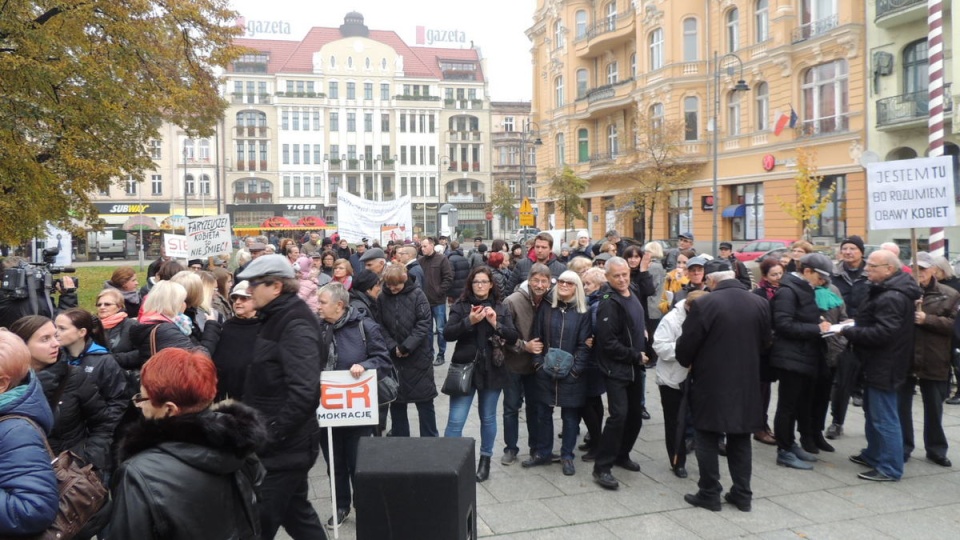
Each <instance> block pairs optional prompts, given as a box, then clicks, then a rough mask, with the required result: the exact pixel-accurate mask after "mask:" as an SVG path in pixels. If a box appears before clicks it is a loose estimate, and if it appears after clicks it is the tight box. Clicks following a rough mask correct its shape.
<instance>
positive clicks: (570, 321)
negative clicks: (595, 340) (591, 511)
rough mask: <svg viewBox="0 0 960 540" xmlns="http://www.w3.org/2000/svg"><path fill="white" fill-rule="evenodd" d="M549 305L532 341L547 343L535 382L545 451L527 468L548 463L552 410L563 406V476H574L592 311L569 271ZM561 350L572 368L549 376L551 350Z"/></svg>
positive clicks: (541, 313) (538, 357)
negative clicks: (546, 363) (570, 359)
mask: <svg viewBox="0 0 960 540" xmlns="http://www.w3.org/2000/svg"><path fill="white" fill-rule="evenodd" d="M549 295H550V303H549V304H543V305H541V308H540V310H539V311H538V312H537V319H536V322H534V326H533V337H534V339H539V340H540V341H541V342H543V345H544V347H543V352H542V353H540V354H538V355H535V356H534V357H533V364H534V366H535V367H536V369H537V383H538V384H539V386H540V396H541V398H542V399H543V402H542V405H543V407H542V408H541V409H540V411H541V414H542V415H543V417H542V421H541V422H540V423H539V425H540V428H541V429H542V431H541V433H540V437H539V439H540V442H541V443H542V444H543V446H542V447H541V448H536V449H534V451H533V455H532V456H530V459H529V460H527V461H524V462H523V465H524V466H525V467H529V466H534V465H549V464H550V463H551V458H552V455H553V408H554V407H560V419H561V421H562V423H563V431H562V433H561V443H560V463H561V464H562V465H563V474H564V475H566V476H573V474H574V473H575V472H576V469H575V467H574V466H573V447H574V445H576V443H577V431H578V429H579V426H580V408H581V407H583V405H584V401H585V398H586V389H587V387H586V380H585V379H581V378H580V375H581V374H582V373H583V372H584V371H585V369H586V366H587V361H588V355H589V354H590V348H589V347H587V338H589V337H590V334H591V333H592V324H591V320H590V319H591V317H590V311H589V310H588V309H587V301H586V298H585V295H584V292H583V283H582V282H581V281H580V276H579V275H577V273H576V272H573V271H570V270H567V271H566V272H564V273H562V274H560V277H559V278H557V285H556V287H554V288H553V292H552V293H549ZM553 348H557V349H560V350H562V351H565V352H568V353H570V354H571V355H573V368H572V369H571V370H570V372H569V373H567V374H566V375H564V376H562V377H561V376H558V375H556V374H552V373H548V372H547V370H545V369H542V368H543V364H544V359H545V358H546V356H547V355H548V354H549V351H550V349H553Z"/></svg>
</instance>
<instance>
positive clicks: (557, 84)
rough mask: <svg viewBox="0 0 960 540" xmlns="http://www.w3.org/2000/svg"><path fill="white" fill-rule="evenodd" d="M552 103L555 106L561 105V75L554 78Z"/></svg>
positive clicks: (562, 102) (562, 103)
mask: <svg viewBox="0 0 960 540" xmlns="http://www.w3.org/2000/svg"><path fill="white" fill-rule="evenodd" d="M554 91H555V94H554V103H555V105H556V106H557V107H563V105H564V101H563V77H557V78H556V79H554Z"/></svg>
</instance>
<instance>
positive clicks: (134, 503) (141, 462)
mask: <svg viewBox="0 0 960 540" xmlns="http://www.w3.org/2000/svg"><path fill="white" fill-rule="evenodd" d="M266 439H267V432H266V429H265V428H264V426H263V423H262V421H261V420H260V419H259V418H258V416H257V414H256V412H255V411H254V410H253V409H251V408H250V407H247V406H245V405H242V404H240V403H232V402H223V403H219V404H217V405H214V406H213V407H211V408H209V409H207V410H205V411H202V412H200V413H195V414H184V415H179V416H172V417H168V418H162V419H157V420H146V419H144V420H141V421H140V422H139V423H137V424H135V425H134V426H132V427H131V429H130V430H129V431H128V432H127V436H126V437H125V438H124V440H123V443H122V446H121V449H120V457H121V459H122V460H123V464H122V465H121V466H120V468H119V469H118V470H117V474H116V477H115V480H114V489H113V504H114V506H113V513H112V515H111V518H110V526H109V529H108V530H109V538H111V539H112V538H118V539H119V538H137V539H143V540H150V539H157V540H159V539H163V540H180V539H183V540H188V539H190V540H192V539H195V538H203V539H210V540H217V539H222V540H228V539H229V540H234V539H236V540H253V539H256V538H259V533H260V530H259V514H258V512H257V508H256V501H257V495H256V492H255V486H256V485H258V484H259V483H260V481H261V480H262V477H263V473H264V471H263V467H262V466H261V465H260V462H259V461H258V460H257V457H256V454H255V453H254V452H256V451H257V449H258V448H260V447H262V446H263V444H264V442H265V441H266Z"/></svg>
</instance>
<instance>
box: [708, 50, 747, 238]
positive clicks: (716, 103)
mask: <svg viewBox="0 0 960 540" xmlns="http://www.w3.org/2000/svg"><path fill="white" fill-rule="evenodd" d="M728 58H730V59H733V60H736V61H737V63H738V64H740V79H739V80H738V81H737V84H736V86H734V87H733V91H734V92H738V91H744V92H746V91H748V90H750V87H749V86H747V83H746V81H744V80H743V60H741V59H740V57H739V56H737V55H735V54H733V53H727V54H725V55H723V56H719V57H718V53H717V52H716V51H714V53H713V250H712V251H711V254H713V255H716V254H717V243H718V235H719V230H720V222H719V217H720V212H721V210H720V191H719V188H718V187H717V174H718V170H717V160H718V159H719V152H718V149H719V146H720V129H719V127H718V126H717V117H718V115H719V111H720V63H721V62H723V61H724V60H726V59H728ZM727 74H728V75H733V66H730V67H729V68H727Z"/></svg>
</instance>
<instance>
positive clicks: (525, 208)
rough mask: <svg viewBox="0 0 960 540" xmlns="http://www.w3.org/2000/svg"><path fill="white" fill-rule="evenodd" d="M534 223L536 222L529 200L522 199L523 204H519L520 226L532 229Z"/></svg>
mask: <svg viewBox="0 0 960 540" xmlns="http://www.w3.org/2000/svg"><path fill="white" fill-rule="evenodd" d="M534 223H536V220H535V219H534V215H533V205H532V204H530V199H529V198H527V197H524V198H523V202H521V203H520V226H521V227H533V224H534Z"/></svg>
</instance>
